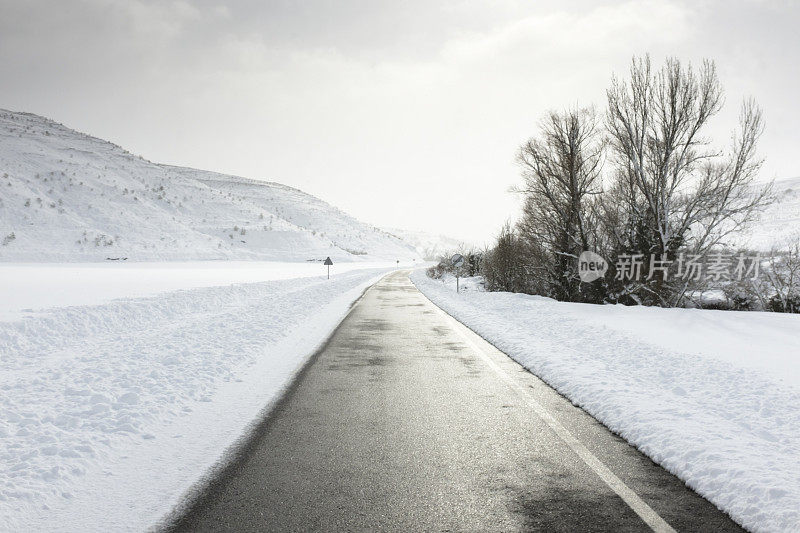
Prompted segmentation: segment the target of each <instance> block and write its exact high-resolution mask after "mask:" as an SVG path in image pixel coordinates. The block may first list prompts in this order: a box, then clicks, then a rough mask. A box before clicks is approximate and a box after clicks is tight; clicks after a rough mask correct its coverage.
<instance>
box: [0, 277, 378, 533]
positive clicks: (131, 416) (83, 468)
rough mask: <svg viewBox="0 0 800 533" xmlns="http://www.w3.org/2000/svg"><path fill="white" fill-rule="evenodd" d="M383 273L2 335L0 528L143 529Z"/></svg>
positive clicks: (123, 309)
mask: <svg viewBox="0 0 800 533" xmlns="http://www.w3.org/2000/svg"><path fill="white" fill-rule="evenodd" d="M382 272H385V270H374V269H373V270H359V271H354V272H348V273H345V274H341V275H338V276H334V277H332V279H331V280H330V281H327V280H325V279H319V278H303V279H292V280H284V281H271V282H264V283H253V284H241V285H233V286H229V287H210V288H199V289H192V290H181V291H176V292H170V293H166V294H161V295H158V296H154V297H148V298H130V299H122V300H116V301H114V302H111V303H107V304H103V305H95V306H81V307H66V308H58V309H53V310H51V311H50V312H46V313H42V314H38V315H36V316H32V317H28V318H25V319H23V320H18V321H13V322H2V323H0V391H1V392H0V530H13V531H20V530H49V531H62V530H65V531H78V530H80V531H108V530H115V531H119V530H142V529H145V528H147V527H150V526H152V525H154V524H155V523H156V522H157V520H158V519H160V518H161V517H162V516H163V515H164V514H165V513H167V512H169V511H170V509H171V506H172V505H174V504H175V503H176V502H177V500H178V499H179V498H180V496H181V495H182V494H183V493H184V492H185V491H186V490H188V489H189V488H190V487H191V486H192V484H193V483H195V482H196V481H197V480H198V479H199V478H200V477H201V476H202V475H203V474H204V473H205V472H206V471H207V470H208V469H209V468H210V467H212V466H213V465H214V463H215V462H216V461H217V460H218V459H219V457H220V453H221V452H222V451H223V450H225V449H226V448H227V447H228V446H230V445H231V444H232V443H234V442H235V441H236V439H237V438H239V437H240V436H241V434H242V433H243V432H244V431H245V429H246V428H247V426H248V424H250V423H251V422H252V421H253V420H254V419H256V417H257V416H258V414H259V413H260V412H261V411H262V410H263V409H265V406H268V405H269V404H270V402H272V401H274V400H275V399H276V398H277V397H278V396H279V394H280V392H281V390H282V389H283V387H285V386H286V384H287V383H288V382H289V381H290V380H291V377H292V376H293V375H294V373H295V372H296V371H297V369H298V368H299V367H300V366H302V363H303V362H304V361H305V360H306V358H307V357H308V356H309V355H310V354H311V353H313V351H314V350H315V348H316V347H317V346H318V345H319V344H320V342H321V341H323V340H324V339H325V337H326V336H327V335H328V334H329V333H330V331H331V330H332V329H333V328H334V327H335V326H336V325H337V324H338V323H339V321H340V320H341V318H343V316H344V315H345V314H346V312H347V310H348V308H349V305H350V304H351V303H352V302H353V301H354V300H355V299H357V298H358V296H359V295H360V294H361V292H362V291H363V290H364V289H365V288H366V287H368V286H369V285H370V284H371V283H373V282H374V281H375V280H376V279H377V278H378V277H380V276H381V275H382Z"/></svg>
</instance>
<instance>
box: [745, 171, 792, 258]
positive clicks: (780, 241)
mask: <svg viewBox="0 0 800 533" xmlns="http://www.w3.org/2000/svg"><path fill="white" fill-rule="evenodd" d="M773 193H774V195H775V202H774V203H773V204H772V205H770V206H769V207H767V208H766V209H765V210H764V212H763V213H761V215H760V216H759V217H758V220H757V221H756V222H755V223H754V224H753V225H752V226H751V227H749V228H748V229H747V231H746V232H745V233H744V234H743V235H742V236H741V237H738V238H736V239H733V242H734V244H740V245H744V246H747V247H749V248H752V249H755V250H759V251H762V252H769V251H771V250H772V249H773V248H774V249H777V250H786V249H788V247H789V246H791V244H792V243H794V242H797V241H798V240H800V178H786V179H781V180H776V181H775V182H774V184H773Z"/></svg>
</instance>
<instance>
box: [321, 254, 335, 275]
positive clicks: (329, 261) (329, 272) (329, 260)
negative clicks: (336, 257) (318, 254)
mask: <svg viewBox="0 0 800 533" xmlns="http://www.w3.org/2000/svg"><path fill="white" fill-rule="evenodd" d="M322 264H323V265H325V266H327V267H328V279H331V265H332V264H333V261H331V258H330V257H327V258H325V262H324V263H322Z"/></svg>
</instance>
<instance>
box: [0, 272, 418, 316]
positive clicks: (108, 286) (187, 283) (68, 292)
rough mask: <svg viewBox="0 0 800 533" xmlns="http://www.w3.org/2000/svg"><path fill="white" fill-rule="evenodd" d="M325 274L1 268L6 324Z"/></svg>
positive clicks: (0, 290)
mask: <svg viewBox="0 0 800 533" xmlns="http://www.w3.org/2000/svg"><path fill="white" fill-rule="evenodd" d="M411 264H413V263H406V264H403V263H401V264H400V266H410V265H411ZM395 266H396V263H395V262H391V263H389V262H342V263H336V264H334V265H333V266H332V267H331V274H341V273H344V272H350V271H352V270H358V269H365V268H390V267H395ZM325 272H326V267H325V266H323V265H321V264H320V263H308V262H303V263H288V262H279V261H165V262H160V263H159V262H130V263H129V262H118V261H114V262H111V261H106V262H103V263H0V295H2V298H0V321H7V320H16V319H19V318H22V317H24V316H30V315H32V314H34V313H35V312H36V311H37V310H39V309H50V308H53V307H66V306H71V305H95V304H100V303H105V302H109V301H111V300H114V299H116V298H131V297H140V296H153V295H155V294H159V293H162V292H166V291H174V290H178V289H193V288H198V287H214V286H221V285H231V284H234V283H255V282H259V281H275V280H280V279H291V278H303V277H324V276H325V275H326V274H325Z"/></svg>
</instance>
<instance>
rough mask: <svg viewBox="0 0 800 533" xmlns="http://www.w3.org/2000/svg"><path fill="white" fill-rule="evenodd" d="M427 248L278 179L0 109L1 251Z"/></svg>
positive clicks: (312, 253)
mask: <svg viewBox="0 0 800 533" xmlns="http://www.w3.org/2000/svg"><path fill="white" fill-rule="evenodd" d="M326 256H330V257H331V258H333V260H334V261H360V260H390V261H394V260H397V259H400V260H403V261H410V260H411V259H417V258H419V255H418V254H417V252H416V250H415V248H414V247H413V246H412V245H409V244H407V243H405V242H404V241H403V240H401V239H400V238H398V237H396V236H394V235H391V234H389V233H387V232H385V231H383V230H380V229H378V228H375V227H373V226H370V225H367V224H364V223H362V222H359V221H358V220H356V219H354V218H353V217H351V216H349V215H347V214H346V213H344V212H342V211H341V210H339V209H337V208H335V207H333V206H331V205H329V204H327V203H326V202H324V201H322V200H320V199H318V198H315V197H314V196H311V195H309V194H306V193H304V192H302V191H300V190H297V189H294V188H292V187H288V186H285V185H281V184H278V183H272V182H264V181H257V180H252V179H246V178H240V177H235V176H229V175H223V174H217V173H214V172H207V171H202V170H194V169H190V168H180V167H173V166H168V165H159V164H155V163H152V162H150V161H147V160H145V159H142V158H141V157H137V156H134V155H133V154H131V153H129V152H127V151H125V150H124V149H122V148H120V147H119V146H116V145H114V144H112V143H109V142H106V141H103V140H101V139H97V138H94V137H91V136H88V135H85V134H82V133H79V132H76V131H73V130H71V129H69V128H66V127H65V126H63V125H61V124H58V123H56V122H54V121H52V120H49V119H46V118H43V117H40V116H37V115H33V114H28V113H18V112H12V111H5V110H0V261H4V262H8V261H98V260H105V259H107V258H128V259H129V260H134V261H136V260H190V259H192V260H193V259H240V260H242V259H245V260H247V259H258V260H281V261H309V260H320V259H324V258H325V257H326Z"/></svg>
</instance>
